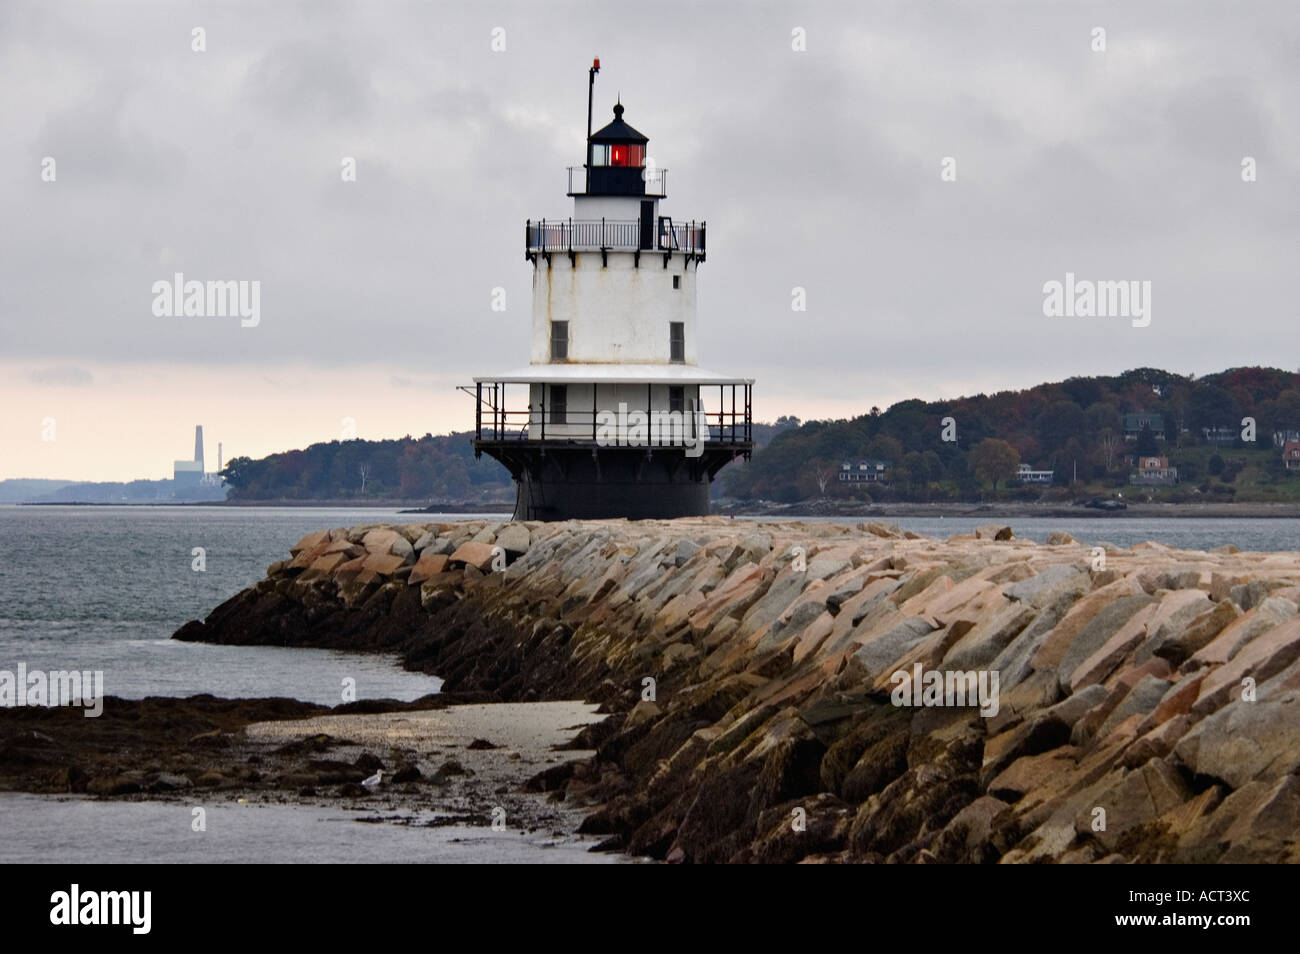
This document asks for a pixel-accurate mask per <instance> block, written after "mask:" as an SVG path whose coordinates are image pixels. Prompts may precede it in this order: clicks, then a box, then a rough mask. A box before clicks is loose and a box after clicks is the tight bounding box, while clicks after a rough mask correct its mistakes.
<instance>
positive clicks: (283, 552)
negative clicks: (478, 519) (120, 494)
mask: <svg viewBox="0 0 1300 954" xmlns="http://www.w3.org/2000/svg"><path fill="white" fill-rule="evenodd" d="M418 519H426V520H436V519H439V518H438V517H436V516H429V517H423V518H421V517H416V516H415V515H399V514H398V513H397V511H395V510H343V509H336V508H320V509H306V508H265V509H262V508H258V509H252V508H240V509H234V508H228V507H18V506H0V540H3V541H4V557H3V559H2V560H0V669H7V670H10V671H13V670H15V669H16V668H17V664H18V663H19V662H25V663H26V664H27V666H28V668H29V669H42V670H61V669H79V670H92V671H93V670H102V671H103V672H104V692H105V693H106V694H109V695H117V696H122V697H124V698H141V697H143V696H146V695H168V696H188V695H193V694H195V693H200V692H210V693H212V694H214V695H218V696H227V697H243V698H247V697H255V696H291V697H293V698H296V699H302V700H305V701H309V702H316V703H321V704H324V705H337V704H338V703H340V702H342V701H343V696H342V691H343V680H344V679H346V678H350V679H353V680H355V683H356V697H357V698H358V699H377V698H392V699H401V700H405V701H409V700H411V699H417V698H419V697H420V696H422V695H426V694H427V693H430V692H436V691H437V690H438V688H439V686H440V685H441V680H439V679H435V678H433V677H430V676H426V675H422V674H418V673H410V672H406V671H404V670H403V669H401V668H400V666H399V665H398V664H397V661H396V659H395V658H392V657H385V656H380V655H375V654H370V653H365V654H362V653H342V652H335V651H331V650H322V649H284V648H276V647H268V646H239V647H236V646H210V645H204V644H198V643H180V642H176V641H174V640H172V639H171V638H170V637H171V634H172V633H173V632H175V631H176V629H177V628H178V627H180V626H181V625H182V624H184V623H185V622H187V621H188V620H191V619H196V618H202V617H203V616H206V615H207V614H208V613H209V612H211V610H212V609H214V608H215V607H216V606H217V605H219V604H220V603H221V602H223V601H224V600H226V599H228V598H229V597H231V596H233V595H234V594H236V593H238V592H239V591H240V590H241V589H243V588H244V587H246V586H249V585H250V584H252V583H255V582H257V581H258V580H259V579H261V578H262V577H263V575H264V574H265V572H266V567H267V565H268V564H270V563H272V562H274V561H276V560H280V559H283V558H284V557H285V556H287V555H288V550H289V547H290V546H292V545H293V544H294V543H295V542H297V541H298V540H299V539H301V538H302V537H303V536H304V535H305V534H307V533H310V532H312V531H314V530H319V529H321V528H327V527H339V526H352V525H354V524H358V523H378V522H382V521H396V522H410V521H414V520H418ZM196 547H201V548H202V549H203V551H204V564H205V566H204V569H203V570H202V571H198V570H195V569H194V563H195V555H194V548H196Z"/></svg>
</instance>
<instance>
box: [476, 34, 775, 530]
mask: <svg viewBox="0 0 1300 954" xmlns="http://www.w3.org/2000/svg"><path fill="white" fill-rule="evenodd" d="M599 69H600V61H599V60H597V61H596V62H595V63H594V64H593V66H592V68H591V70H590V73H589V84H590V85H589V93H588V97H589V98H588V122H587V128H588V135H587V161H586V163H585V164H584V165H583V166H582V168H581V169H577V168H572V167H571V168H570V169H569V192H568V194H569V196H570V197H571V198H572V200H573V209H572V215H571V216H569V217H566V218H557V219H541V220H529V221H528V222H527V223H526V225H525V256H526V257H527V259H528V261H529V262H531V263H532V266H533V309H532V336H531V348H530V351H531V354H530V363H529V365H528V366H527V367H526V368H522V369H519V370H516V371H512V372H508V373H505V374H497V375H488V376H482V377H476V378H475V379H474V394H475V397H476V399H477V414H476V422H475V424H476V427H475V441H474V450H475V454H476V455H481V454H483V453H487V454H489V455H491V456H492V457H494V458H496V459H497V460H499V461H501V463H503V464H504V465H505V466H506V467H507V468H508V469H509V471H510V473H511V476H512V477H513V478H514V480H515V484H516V488H517V494H516V503H515V519H517V520H524V519H547V520H559V519H570V518H599V517H678V516H695V515H701V514H707V513H708V512H709V483H710V482H711V481H712V480H713V478H714V476H715V475H716V474H717V472H718V471H719V470H720V469H721V468H722V467H723V466H724V465H725V464H726V463H727V462H728V461H731V460H733V459H734V458H736V457H739V456H743V457H745V458H748V457H749V455H750V453H751V451H752V450H753V440H752V433H751V429H750V402H751V394H752V388H753V383H754V382H753V380H752V379H749V378H738V377H729V376H727V375H722V374H717V373H714V372H711V371H705V370H704V369H702V368H700V367H699V366H698V364H697V362H696V356H697V352H696V343H697V324H696V310H695V288H696V277H697V275H698V273H699V268H700V265H702V264H703V263H704V259H705V226H704V223H703V222H702V221H699V222H697V221H695V220H690V221H681V220H677V219H674V218H672V217H671V216H669V215H666V214H664V211H663V209H662V203H663V200H664V199H665V197H666V194H667V193H666V189H665V185H666V182H667V172H666V170H663V169H658V168H654V167H653V166H652V165H649V164H648V161H647V158H646V144H647V142H648V141H649V140H648V139H647V138H646V137H645V136H644V135H642V134H641V133H640V132H638V131H637V130H635V129H633V128H632V127H631V126H630V125H628V124H627V123H626V122H625V121H624V119H623V113H624V108H623V106H622V104H621V103H619V104H617V105H615V106H614V120H613V122H611V123H610V124H609V125H607V126H605V127H604V128H602V129H600V130H599V131H597V132H595V133H592V132H591V99H590V96H591V90H592V87H594V83H595V75H596V72H597V71H598V70H599ZM508 392H509V399H507V394H508Z"/></svg>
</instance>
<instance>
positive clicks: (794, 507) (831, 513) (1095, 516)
mask: <svg viewBox="0 0 1300 954" xmlns="http://www.w3.org/2000/svg"><path fill="white" fill-rule="evenodd" d="M16 505H17V506H21V507H229V508H253V509H256V508H259V507H261V508H267V507H277V508H292V507H298V508H303V509H323V508H333V509H340V510H349V509H351V510H389V509H391V510H396V511H398V512H399V513H406V514H412V515H416V514H440V513H464V514H505V515H509V513H510V512H511V511H512V510H513V509H514V507H513V505H512V504H511V503H509V502H504V501H502V502H498V503H438V504H431V505H427V506H424V507H420V506H418V503H417V502H413V501H409V500H367V501H357V500H240V501H234V500H226V501H220V500H206V501H204V500H193V501H136V502H127V501H120V502H99V501H95V502H73V501H46V502H17V503H16ZM713 515H714V516H723V517H728V516H730V517H766V518H775V519H783V518H795V517H799V518H803V517H843V518H853V517H861V518H863V519H879V518H898V517H922V518H924V517H930V518H938V517H990V518H997V519H1006V518H1011V517H1022V518H1023V517H1038V518H1046V519H1070V520H1073V519H1088V520H1106V519H1114V518H1116V517H1140V518H1142V519H1150V518H1183V519H1238V520H1240V519H1300V504H1292V503H1259V502H1257V503H1250V502H1242V503H1223V502H1215V503H1181V504H1171V503H1140V502H1132V503H1129V504H1128V507H1127V509H1125V510H1117V511H1104V510H1095V509H1091V508H1088V507H1084V506H1083V505H1082V504H1068V503H1050V504H1037V503H1024V502H1019V501H1006V502H996V503H973V502H969V503H962V502H944V503H929V504H927V503H886V504H862V505H857V506H849V505H839V504H836V503H834V502H832V501H812V502H805V503H797V504H783V505H770V506H754V505H749V506H735V507H724V508H715V509H714V510H713Z"/></svg>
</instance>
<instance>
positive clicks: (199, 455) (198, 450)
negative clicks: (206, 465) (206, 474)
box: [194, 424, 203, 472]
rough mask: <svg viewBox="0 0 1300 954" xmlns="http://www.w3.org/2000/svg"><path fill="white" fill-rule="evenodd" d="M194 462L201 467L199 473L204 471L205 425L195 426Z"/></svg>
mask: <svg viewBox="0 0 1300 954" xmlns="http://www.w3.org/2000/svg"><path fill="white" fill-rule="evenodd" d="M194 462H195V463H196V464H198V465H199V471H200V472H202V470H203V425H202V424H196V425H195V426H194Z"/></svg>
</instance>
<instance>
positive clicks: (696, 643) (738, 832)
mask: <svg viewBox="0 0 1300 954" xmlns="http://www.w3.org/2000/svg"><path fill="white" fill-rule="evenodd" d="M1298 604H1300V554H1296V553H1244V552H1237V551H1236V550H1235V549H1234V548H1232V547H1225V548H1222V549H1220V550H1216V551H1213V552H1200V551H1186V550H1175V549H1171V548H1168V547H1165V546H1162V545H1159V544H1155V543H1144V544H1139V545H1137V546H1134V547H1132V548H1129V549H1119V548H1115V547H1111V546H1104V547H1097V548H1093V547H1088V546H1084V545H1082V544H1079V543H1077V542H1075V541H1074V540H1073V539H1071V538H1070V537H1068V536H1067V535H1065V534H1056V535H1053V537H1052V538H1051V541H1050V543H1049V544H1045V545H1040V544H1035V543H1033V542H1031V541H1024V540H1019V539H1016V538H1015V537H1014V535H1013V534H1012V532H1011V530H1010V528H1008V527H1003V526H997V525H993V526H989V527H983V528H981V529H980V530H979V531H978V532H977V533H975V534H970V535H965V536H957V537H953V538H950V539H949V540H946V541H940V540H933V539H928V538H922V537H918V536H917V535H915V534H911V533H900V532H899V531H898V530H897V529H896V528H892V527H889V526H885V525H882V524H859V525H858V526H857V527H848V526H838V525H830V524H806V523H798V522H787V523H761V524H760V523H751V522H742V521H733V520H725V519H718V518H702V519H691V520H677V521H668V522H655V521H645V522H624V521H595V522H571V523H560V524H541V523H505V524H501V523H490V522H484V521H470V522H463V523H450V524H447V523H437V524H435V523H429V524H408V525H393V526H367V527H355V528H352V529H338V530H329V531H321V532H319V533H315V534H312V535H310V536H308V537H305V538H304V539H303V540H301V541H299V542H298V544H297V545H295V546H294V547H293V548H292V551H291V553H290V557H289V559H287V560H284V561H282V562H278V563H275V564H273V565H272V566H271V567H270V568H269V570H268V573H267V577H266V579H265V580H263V581H261V582H260V583H258V584H257V585H255V586H253V587H251V588H250V589H248V590H246V591H244V592H243V593H240V594H238V595H237V596H235V597H234V598H232V599H231V600H229V601H227V602H226V603H224V604H223V605H222V606H220V607H218V608H217V609H216V610H214V611H213V613H212V614H211V615H210V616H209V617H208V618H207V619H206V620H205V621H203V622H197V621H196V622H193V623H190V624H187V625H186V626H185V627H184V628H182V630H181V631H179V632H178V634H177V636H178V638H182V639H196V640H208V641H215V642H224V643H262V644H274V645H303V646H307V645H310V646H331V647H339V648H352V649H383V650H387V651H398V652H401V653H403V654H404V655H405V658H406V661H407V664H408V665H409V666H412V667H415V668H421V669H424V670H427V671H430V672H434V673H437V674H438V675H440V676H442V677H443V678H444V679H445V680H446V688H447V689H448V690H450V691H452V692H456V693H462V694H465V697H467V698H475V699H485V700H486V699H495V700H502V701H529V700H540V699H578V698H582V699H587V700H590V701H594V702H598V703H600V705H601V711H602V712H605V713H608V717H607V718H605V719H604V720H603V721H602V722H600V723H597V724H595V725H592V726H589V727H588V728H587V729H585V730H584V731H583V732H582V733H581V735H580V736H579V738H578V739H577V740H576V741H575V743H574V746H575V747H576V748H592V749H594V750H595V755H594V756H592V757H590V758H588V759H585V760H580V761H576V762H570V763H566V764H562V765H560V766H558V767H556V768H554V769H551V770H549V771H547V772H544V773H543V774H541V775H539V776H537V777H535V778H534V779H533V780H532V782H531V783H530V784H531V786H532V787H534V788H538V789H541V790H545V791H549V792H552V793H553V796H554V797H555V798H562V799H565V800H569V801H570V802H571V803H573V804H579V805H583V806H585V807H586V808H587V809H588V810H589V814H588V815H587V816H586V820H585V822H584V825H583V828H584V830H585V831H588V832H591V833H596V834H600V835H603V836H605V842H604V846H605V847H607V848H610V849H617V850H625V851H629V852H634V853H637V854H647V855H651V856H654V857H658V858H664V859H667V860H669V861H750V862H792V861H850V862H852V861H876V862H980V863H988V862H998V861H1001V862H1040V861H1049V862H1127V861H1140V862H1212V861H1223V862H1278V861H1292V862H1294V861H1300V845H1298V844H1297V831H1300V774H1297V773H1298V772H1300V615H1297V613H1298ZM935 673H939V674H940V675H939V676H937V677H935V676H934V675H933V674H935ZM966 680H969V681H966ZM913 683H915V685H913ZM954 686H955V687H956V689H957V695H956V697H955V698H954V695H953V689H954ZM936 687H937V688H936ZM977 687H978V690H979V691H978V693H977ZM932 688H933V689H935V691H934V692H931V691H930V690H931V689H932ZM963 689H965V690H966V692H965V693H963V692H962V690H963ZM977 695H978V698H975V697H976V696H977Z"/></svg>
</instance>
